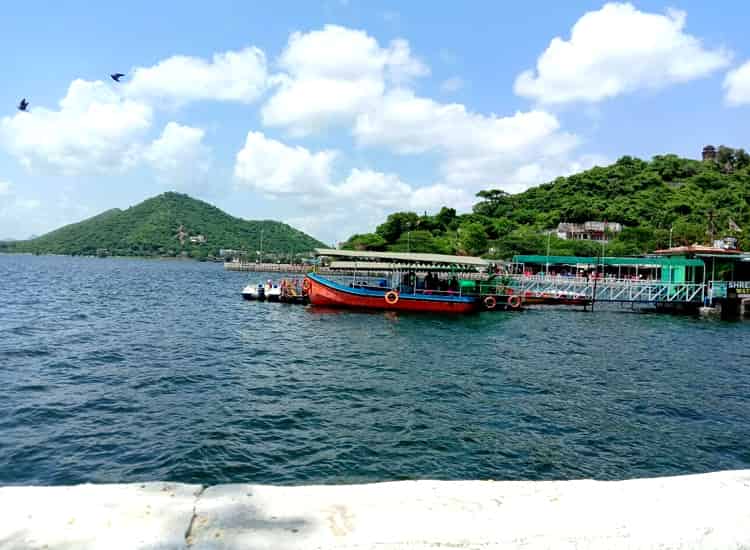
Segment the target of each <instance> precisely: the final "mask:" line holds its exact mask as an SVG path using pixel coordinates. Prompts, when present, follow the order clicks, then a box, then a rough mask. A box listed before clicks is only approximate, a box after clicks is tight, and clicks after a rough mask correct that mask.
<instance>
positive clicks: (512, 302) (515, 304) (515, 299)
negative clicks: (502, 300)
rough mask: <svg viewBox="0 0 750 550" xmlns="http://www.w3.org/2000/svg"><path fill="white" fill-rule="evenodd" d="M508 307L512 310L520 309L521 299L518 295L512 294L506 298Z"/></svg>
mask: <svg viewBox="0 0 750 550" xmlns="http://www.w3.org/2000/svg"><path fill="white" fill-rule="evenodd" d="M508 305H509V306H510V307H512V308H513V309H518V308H519V307H521V297H520V296H519V295H518V294H514V295H513V296H511V297H510V298H508Z"/></svg>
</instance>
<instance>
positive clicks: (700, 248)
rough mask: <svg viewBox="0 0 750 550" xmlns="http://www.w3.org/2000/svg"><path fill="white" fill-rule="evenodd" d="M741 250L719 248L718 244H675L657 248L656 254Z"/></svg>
mask: <svg viewBox="0 0 750 550" xmlns="http://www.w3.org/2000/svg"><path fill="white" fill-rule="evenodd" d="M741 253H742V252H741V251H740V250H736V249H732V248H718V247H716V246H705V245H702V244H691V245H689V246H673V247H672V248H664V249H661V250H657V251H655V252H654V254H659V255H662V256H676V255H684V254H741Z"/></svg>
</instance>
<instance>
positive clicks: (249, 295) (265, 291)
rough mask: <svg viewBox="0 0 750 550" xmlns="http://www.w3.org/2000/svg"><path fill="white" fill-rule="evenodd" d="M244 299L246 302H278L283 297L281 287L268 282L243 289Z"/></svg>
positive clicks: (250, 285)
mask: <svg viewBox="0 0 750 550" xmlns="http://www.w3.org/2000/svg"><path fill="white" fill-rule="evenodd" d="M242 297H243V298H244V299H245V300H258V301H264V300H267V301H269V302H278V301H279V298H280V297H281V287H279V285H278V284H274V283H273V282H272V281H268V282H267V283H265V284H263V283H258V284H257V285H254V284H249V285H247V286H246V287H245V288H243V289H242Z"/></svg>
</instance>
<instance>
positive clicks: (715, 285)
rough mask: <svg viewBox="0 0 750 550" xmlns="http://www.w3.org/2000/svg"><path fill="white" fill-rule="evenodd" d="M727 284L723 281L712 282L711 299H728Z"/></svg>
mask: <svg viewBox="0 0 750 550" xmlns="http://www.w3.org/2000/svg"><path fill="white" fill-rule="evenodd" d="M726 297H727V283H725V282H721V281H712V282H711V298H714V299H715V298H726Z"/></svg>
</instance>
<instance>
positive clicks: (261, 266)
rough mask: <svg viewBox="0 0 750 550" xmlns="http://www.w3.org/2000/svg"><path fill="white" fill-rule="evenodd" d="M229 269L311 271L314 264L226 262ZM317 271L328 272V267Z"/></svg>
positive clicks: (259, 271)
mask: <svg viewBox="0 0 750 550" xmlns="http://www.w3.org/2000/svg"><path fill="white" fill-rule="evenodd" d="M224 269H226V270H227V271H254V272H257V273H309V272H310V271H313V266H311V265H306V264H278V263H277V264H274V263H270V262H265V263H260V262H224ZM315 270H316V271H318V272H320V273H326V272H327V271H328V268H325V267H317V268H315Z"/></svg>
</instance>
